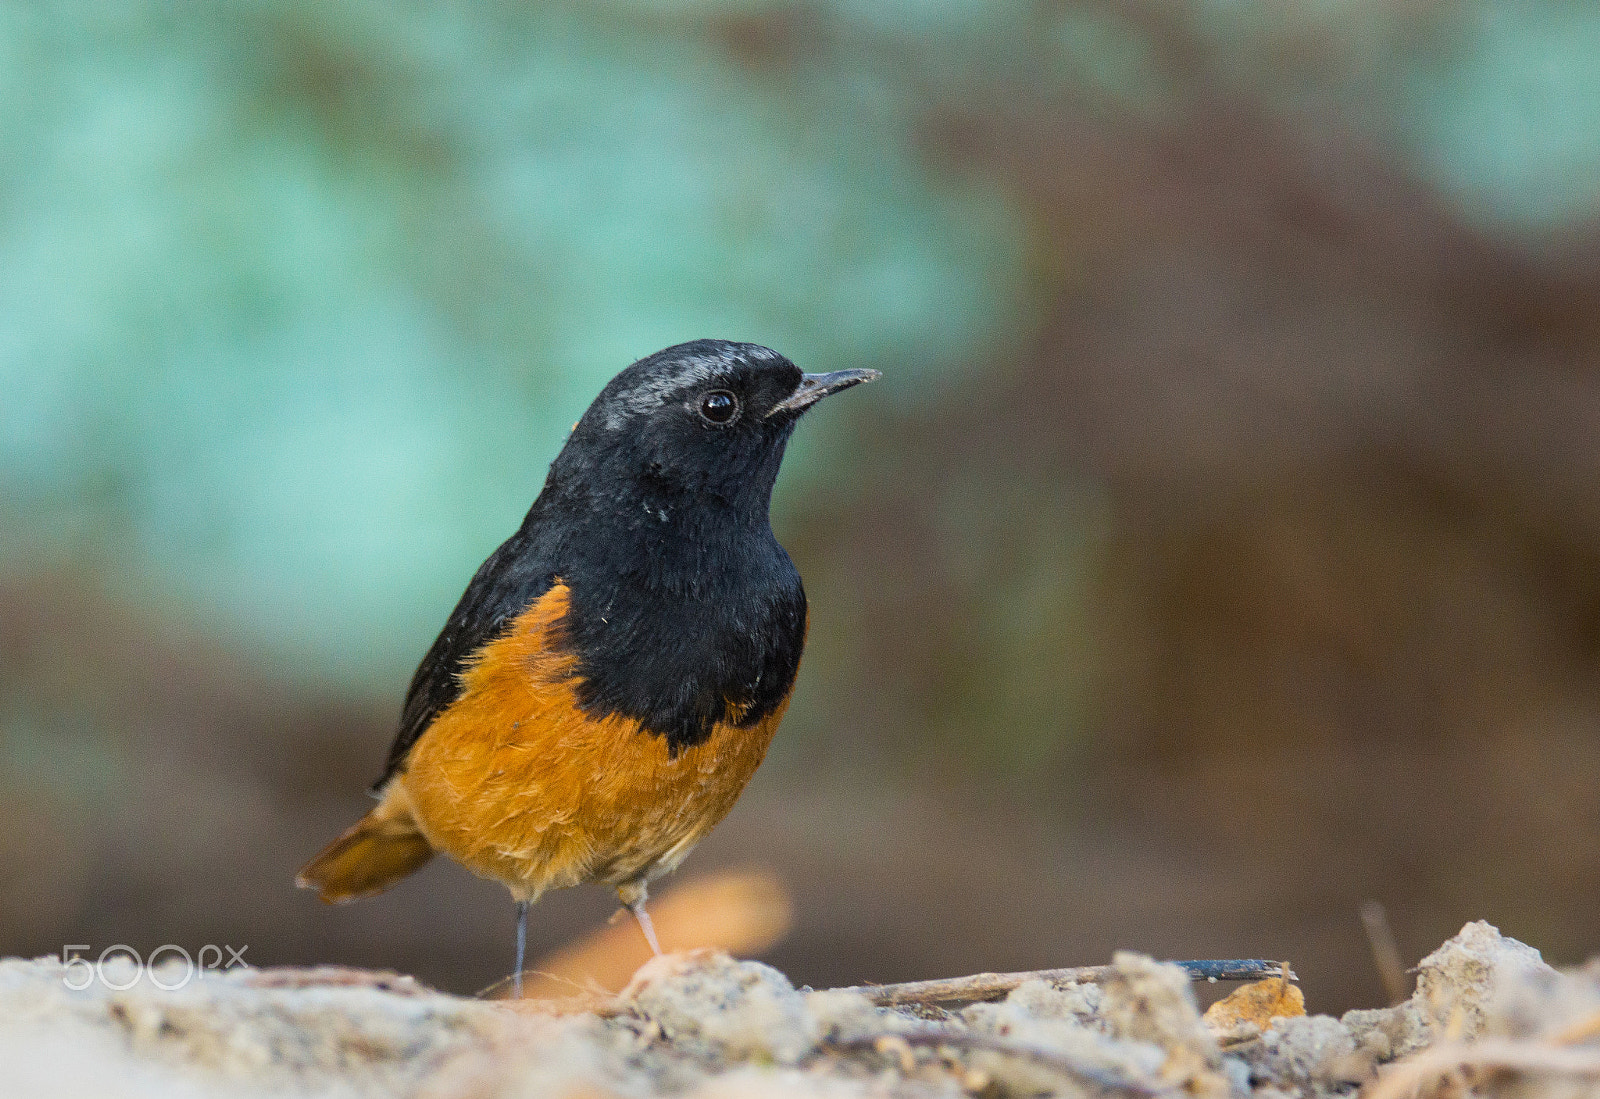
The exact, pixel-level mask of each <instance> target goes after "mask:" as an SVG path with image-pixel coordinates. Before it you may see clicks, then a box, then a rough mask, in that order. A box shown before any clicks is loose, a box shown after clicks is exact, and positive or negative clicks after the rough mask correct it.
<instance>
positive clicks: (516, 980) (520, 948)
mask: <svg viewBox="0 0 1600 1099" xmlns="http://www.w3.org/2000/svg"><path fill="white" fill-rule="evenodd" d="M527 953H528V902H527V901H518V902H517V971H516V972H515V973H513V974H512V975H511V995H512V996H514V997H515V998H517V999H519V1000H520V999H522V964H523V958H524V957H525V956H526V955H527Z"/></svg>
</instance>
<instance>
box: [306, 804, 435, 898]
mask: <svg viewBox="0 0 1600 1099" xmlns="http://www.w3.org/2000/svg"><path fill="white" fill-rule="evenodd" d="M431 858H433V846H432V845H431V844H429V843H428V841H427V839H426V838H424V837H423V835H422V832H421V831H420V830H419V829H418V828H417V824H416V821H415V819H413V817H412V815H411V806H410V801H409V799H408V798H407V797H406V796H405V793H404V791H403V790H402V789H401V788H400V786H399V783H394V782H391V783H390V784H389V790H388V792H387V793H386V794H385V796H384V799H383V800H382V801H381V802H379V803H378V805H377V807H376V808H374V809H373V810H372V812H370V813H368V814H367V815H366V816H364V817H362V818H361V819H360V820H358V821H356V822H355V824H353V825H351V827H350V828H349V829H347V830H346V831H345V833H344V835H342V836H340V837H339V838H338V839H336V840H334V841H333V842H332V843H330V844H328V846H327V847H324V848H323V849H322V852H321V854H319V855H318V856H317V857H316V858H314V859H312V860H311V861H310V862H308V863H306V864H305V866H304V867H302V868H301V870H300V873H299V874H298V875H296V877H295V879H294V883H295V884H296V885H298V886H299V887H300V888H301V889H315V890H316V891H317V893H318V894H319V895H320V896H321V897H322V899H323V900H325V901H327V902H328V903H329V904H344V903H345V902H346V901H355V900H360V899H361V898H362V897H370V896H372V895H373V894H375V893H382V892H383V891H384V890H385V889H388V888H389V887H390V886H391V885H393V884H394V883H395V882H397V881H399V880H400V879H401V878H403V877H405V876H406V875H407V874H410V873H411V872H412V871H414V870H417V869H418V868H420V867H421V866H422V864H423V863H425V862H427V861H428V860H429V859H431Z"/></svg>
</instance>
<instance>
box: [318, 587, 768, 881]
mask: <svg viewBox="0 0 1600 1099" xmlns="http://www.w3.org/2000/svg"><path fill="white" fill-rule="evenodd" d="M567 606H568V591H567V588H566V586H565V585H564V584H561V583H559V582H558V583H557V584H556V585H555V586H554V587H553V588H551V589H550V591H549V592H547V593H546V594H545V595H544V596H542V597H541V598H540V599H538V600H537V601H536V602H535V603H534V604H533V605H532V606H530V607H529V608H528V609H527V610H526V611H524V612H523V613H522V614H521V615H520V616H518V617H517V619H516V620H515V621H514V622H513V623H512V626H511V628H510V629H509V630H508V631H506V632H505V633H504V634H502V635H500V636H499V637H498V638H496V639H495V640H493V641H491V642H489V643H488V644H486V645H484V646H483V648H481V649H480V650H479V651H478V653H477V654H476V655H475V656H474V657H473V658H472V659H471V661H470V662H469V663H468V665H467V666H466V668H465V670H464V671H463V672H462V674H461V692H460V695H459V697H457V698H456V700H455V701H454V702H453V703H451V704H450V705H449V706H448V707H446V708H445V710H444V711H443V712H441V713H440V714H439V716H438V717H437V718H435V719H434V721H433V723H432V724H431V725H430V726H429V727H428V729H427V730H426V731H425V732H424V733H423V734H422V736H421V738H420V739H419V740H418V741H417V743H416V744H415V745H414V746H413V747H412V749H411V751H410V753H409V755H408V756H407V757H406V761H405V765H404V768H403V769H402V770H401V772H400V773H399V774H397V775H396V776H395V777H394V779H393V780H391V782H390V783H389V785H388V786H387V787H386V788H385V790H384V797H383V801H382V803H381V804H379V806H378V807H377V808H376V809H374V810H373V811H372V812H371V813H368V814H367V816H366V817H365V818H363V819H362V820H361V821H360V822H359V823H358V824H357V825H356V826H355V827H354V828H352V829H351V830H350V831H349V832H347V833H345V835H343V836H341V837H340V838H339V839H337V840H335V841H334V842H333V844H332V845H330V846H329V848H328V849H327V850H326V851H324V852H323V853H322V854H321V855H319V856H317V858H316V859H314V860H313V861H312V862H311V863H310V865H308V866H307V867H306V869H305V870H304V871H302V872H301V881H302V884H305V885H308V886H311V887H314V888H317V889H319V890H320V891H321V892H322V895H323V897H324V898H325V899H329V900H346V899H353V898H354V897H357V896H364V895H367V894H369V893H373V892H378V891H381V890H383V889H386V888H388V887H389V886H390V885H392V884H394V882H396V881H398V880H399V879H400V878H401V877H403V876H405V875H406V874H408V873H410V872H411V871H412V870H415V869H416V868H417V867H419V866H421V865H422V863H423V862H426V861H427V857H428V853H431V852H430V849H431V850H437V851H443V852H444V853H446V854H448V855H450V856H451V857H452V858H454V859H456V860H457V861H458V862H460V863H461V864H462V865H464V866H466V867H467V868H468V869H469V870H471V871H472V872H473V873H475V874H477V875H479V876H480V877H485V878H489V879H491V880H494V881H498V882H500V883H502V884H503V885H505V886H506V887H507V888H509V889H510V890H511V892H512V894H513V895H514V896H515V897H516V898H517V899H518V900H527V901H532V900H535V899H537V898H538V897H539V895H540V894H541V893H543V892H544V891H545V890H546V889H552V888H561V887H563V886H570V885H577V884H579V883H581V882H585V881H598V882H602V883H605V884H608V885H613V886H616V885H629V884H632V883H640V884H643V883H646V882H648V881H650V880H651V879H653V878H656V877H659V876H660V875H662V874H665V873H667V872H669V871H671V870H672V869H673V868H674V867H676V866H677V865H678V863H680V862H681V861H682V860H683V858H684V857H685V856H686V855H688V853H689V852H690V850H692V849H693V848H694V846H695V844H697V843H698V842H699V841H700V840H701V839H702V838H703V837H704V836H705V835H706V833H707V832H709V831H710V830H711V829H712V828H713V827H715V826H716V824H717V823H718V822H719V821H720V820H722V818H723V817H724V816H726V815H727V813H728V810H730V809H731V808H733V803H734V801H736V800H737V799H738V797H739V794H740V793H741V792H742V791H743V789H744V786H745V784H746V783H747V782H748V781H749V780H750V776H751V775H753V774H754V773H755V770H756V767H757V766H758V765H759V764H760V763H761V760H762V757H764V756H765V755H766V751H767V746H768V745H769V744H770V743H771V742H772V737H773V734H774V733H776V732H777V729H778V723H779V721H781V720H782V718H783V712H784V708H785V707H784V706H780V707H778V709H777V710H775V711H774V712H773V713H772V714H770V715H768V716H767V717H766V718H765V719H763V720H762V721H760V722H759V723H757V724H756V725H754V726H751V727H749V728H744V729H741V728H737V727H736V726H734V725H733V724H731V721H732V720H736V719H737V715H736V714H733V713H731V712H730V714H729V719H730V721H729V723H723V724H719V725H717V726H715V727H714V729H713V732H712V735H711V736H710V737H709V738H708V739H707V740H706V741H704V742H703V743H701V744H697V745H695V746H693V747H688V748H684V749H683V750H681V751H680V752H678V753H677V755H676V756H673V755H671V754H670V753H669V751H668V747H667V740H666V738H665V737H664V736H660V735H658V734H655V733H652V732H650V731H648V730H646V729H643V728H641V727H640V725H639V723H638V722H637V721H635V720H632V719H630V718H625V717H622V716H620V715H615V714H613V715H610V716H607V717H602V718H593V717H590V716H589V715H588V714H586V713H585V712H584V711H583V710H582V709H581V708H580V707H579V704H578V698H577V694H576V691H575V687H576V685H577V679H576V673H575V670H574V669H575V665H576V663H577V660H576V657H574V656H573V655H572V654H571V653H570V652H567V651H565V650H564V648H563V647H562V646H561V644H560V640H561V636H560V635H561V631H560V629H559V624H560V621H561V619H562V617H563V616H564V615H565V614H566V612H567ZM423 837H425V839H424V838H423ZM419 852H422V853H421V854H420V857H419Z"/></svg>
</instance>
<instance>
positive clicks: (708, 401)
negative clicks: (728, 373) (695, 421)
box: [700, 389, 739, 424]
mask: <svg viewBox="0 0 1600 1099" xmlns="http://www.w3.org/2000/svg"><path fill="white" fill-rule="evenodd" d="M738 412H739V398H738V397H735V396H734V395H733V394H732V393H729V392H728V391H727V390H726V389H714V390H712V391H711V392H710V393H707V394H706V395H705V396H704V397H701V398H700V415H701V416H702V417H704V418H705V420H706V421H707V422H708V423H713V424H725V423H727V422H728V421H729V420H731V419H733V418H734V416H735V415H737V414H738Z"/></svg>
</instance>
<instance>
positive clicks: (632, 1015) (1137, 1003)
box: [0, 923, 1600, 1099]
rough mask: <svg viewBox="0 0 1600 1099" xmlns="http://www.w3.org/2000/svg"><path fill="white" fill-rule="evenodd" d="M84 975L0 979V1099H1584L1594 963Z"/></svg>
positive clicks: (713, 966) (1506, 954) (1439, 956)
mask: <svg viewBox="0 0 1600 1099" xmlns="http://www.w3.org/2000/svg"><path fill="white" fill-rule="evenodd" d="M82 976H83V971H82V970H81V967H80V969H79V970H78V971H77V972H69V971H68V970H66V969H64V968H63V967H62V965H61V964H60V963H59V962H58V961H55V960H50V959H43V960H35V961H26V960H21V959H11V960H6V961H3V962H0V1095H3V1096H42V1097H52V1096H61V1097H66V1096H71V1097H77V1096H84V1097H88V1096H95V1097H107V1096H174V1097H177V1099H187V1097H191V1096H210V1095H252V1096H253V1095H295V1096H303V1095H312V1096H396V1095H403V1096H416V1097H420V1099H469V1097H471V1099H480V1097H481V1099H501V1097H504V1099H514V1097H524V1096H527V1097H532V1096H553V1097H564V1096H571V1097H578V1096H584V1097H593V1096H621V1097H633V1096H647V1095H657V1094H669V1095H684V1096H695V1097H705V1099H720V1097H735V1096H746V1095H750V1096H755V1095H761V1096H780V1097H786V1096H793V1097H796V1099H799V1097H809V1096H819V1097H823V1096H841V1097H844V1096H856V1095H885V1096H901V1095H904V1096H958V1095H985V1096H995V1097H1000V1096H1031V1095H1068V1096H1084V1097H1087V1096H1109V1097H1116V1096H1128V1097H1130V1099H1151V1097H1155V1096H1168V1095H1170V1096H1174V1097H1181V1096H1184V1095H1192V1096H1197V1097H1201V1099H1223V1097H1239V1099H1244V1097H1246V1096H1253V1097H1254V1099H1291V1097H1303V1099H1328V1097H1331V1096H1344V1095H1352V1094H1354V1093H1355V1092H1356V1091H1357V1090H1358V1089H1362V1090H1364V1093H1365V1094H1366V1095H1368V1096H1371V1097H1372V1099H1407V1097H1409V1096H1411V1095H1414V1094H1422V1095H1460V1094H1465V1093H1468V1092H1477V1093H1482V1094H1493V1093H1502V1094H1505V1095H1507V1096H1516V1097H1520V1096H1523V1095H1532V1094H1540V1095H1546V1094H1548V1095H1552V1096H1561V1097H1562V1099H1565V1097H1567V1096H1578V1095H1595V1096H1600V1047H1597V1046H1596V1045H1595V1044H1594V1043H1596V1041H1597V1040H1600V965H1594V964H1591V965H1590V966H1588V967H1585V968H1581V969H1578V970H1573V971H1568V972H1557V971H1556V970H1554V969H1552V968H1550V967H1549V966H1547V965H1545V964H1544V962H1543V961H1542V960H1541V959H1540V957H1539V954H1538V952H1537V951H1535V950H1533V949H1532V948H1530V947H1527V946H1524V945H1523V944H1521V943H1518V942H1516V941H1515V940H1511V939H1507V938H1504V937H1502V936H1501V935H1500V934H1499V933H1498V932H1497V931H1496V930H1495V929H1494V928H1492V927H1490V926H1489V925H1488V924H1484V923H1474V924H1469V925H1467V926H1466V927H1465V928H1464V929H1463V930H1462V931H1461V933H1460V934H1459V935H1457V936H1456V937H1455V938H1453V939H1451V940H1450V941H1449V942H1447V943H1445V944H1444V945H1443V946H1442V947H1440V948H1439V949H1438V950H1436V951H1435V952H1434V953H1433V954H1431V955H1429V956H1428V957H1427V958H1426V959H1424V960H1423V962H1422V964H1421V966H1420V967H1419V969H1418V978H1417V988H1416V992H1415V993H1414V994H1413V995H1412V997H1411V998H1410V999H1409V1000H1408V1001H1406V1002H1405V1003H1403V1004H1401V1005H1400V1006H1398V1007H1392V1008H1381V1009H1376V1010H1369V1011H1352V1012H1349V1013H1347V1014H1346V1015H1345V1016H1344V1017H1343V1018H1339V1019H1335V1018H1332V1017H1329V1016H1304V1015H1287V1016H1283V1017H1276V1018H1266V1019H1261V1018H1256V1019H1254V1020H1252V1019H1251V1018H1248V1017H1239V1016H1234V1017H1232V1018H1224V1017H1223V1016H1222V1014H1221V1013H1218V1012H1213V1013H1212V1014H1211V1015H1210V1016H1209V1017H1202V1015H1201V1013H1200V1011H1199V1010H1198V1008H1197V1007H1196V1003H1195V999H1194V996H1193V991H1192V988H1191V986H1190V983H1189V981H1188V979H1187V977H1186V975H1185V974H1184V973H1183V971H1182V970H1180V969H1178V968H1177V967H1175V966H1170V965H1163V964H1160V963H1157V962H1154V961H1151V960H1150V959H1148V958H1145V957H1142V956H1139V955H1134V954H1122V955H1119V956H1118V957H1117V959H1116V961H1115V965H1114V972H1113V974H1112V976H1111V978H1110V979H1109V980H1107V981H1104V982H1102V983H1100V984H1092V985H1091V984H1082V985H1066V986H1062V987H1055V986H1052V985H1049V984H1046V983H1045V982H1043V981H1032V982H1029V983H1026V984H1024V985H1022V986H1021V987H1020V988H1017V989H1016V990H1015V991H1014V992H1012V993H1011V994H1010V995H1009V996H1007V997H1006V998H1005V999H1004V1000H1002V1001H999V1002H995V1003H984V1004H973V1005H970V1006H966V1007H963V1008H957V1009H952V1010H943V1009H935V1008H923V1009H917V1010H911V1009H898V1010H891V1009H887V1008H879V1007H874V1006H873V1005H872V1004H871V1003H870V1002H869V1001H868V1000H867V999H866V998H864V997H863V996H861V995H859V994H857V993H851V992H840V991H825V992H810V991H803V990H796V989H795V988H794V987H793V986H791V985H790V983H789V982H788V981H787V980H786V979H785V978H784V976H783V974H781V973H779V972H778V971H776V970H774V969H771V968H769V967H767V966H764V965H761V964H759V963H755V962H740V961H735V960H733V959H731V958H729V957H727V956H726V955H722V954H716V953H708V952H701V953H696V954H684V955H672V956H668V957H666V958H660V959H657V960H656V961H654V962H652V963H650V964H649V965H647V966H646V967H645V968H644V969H642V970H640V972H639V973H638V974H637V975H636V976H635V978H634V980H633V983H632V984H631V985H630V986H629V987H628V989H627V990H626V991H625V992H624V993H623V994H622V995H621V996H619V997H616V998H601V997H595V998H592V999H591V1000H590V1001H588V1002H587V1003H584V1004H581V1005H580V1004H577V1003H569V1004H565V1005H562V1006H560V1007H559V1008H557V1007H552V1006H551V1005H543V1006H536V1005H532V1004H521V1005H510V1004H507V1003H505V1002H490V1001H481V1000H470V999H463V998H459V997H454V996H447V995H443V994H441V993H436V992H433V991H430V990H428V989H425V988H422V987H420V986H418V985H416V984H414V983H413V982H411V981H409V980H408V979H406V978H401V977H393V976H385V975H381V974H369V973H358V972H352V971H347V970H331V969H330V970H236V971H232V972H228V973H223V974H209V975H207V976H206V977H205V978H204V979H200V980H193V981H190V982H188V983H187V984H185V985H184V986H183V987H182V988H180V989H177V990H175V991H166V990H163V989H161V988H158V987H156V984H155V983H154V982H153V981H152V980H151V979H150V978H151V976H152V974H149V973H146V974H143V975H142V978H143V979H140V980H138V981H137V982H136V983H134V982H133V978H135V977H139V976H141V975H140V974H138V973H137V972H136V971H134V970H133V969H132V968H131V966H129V967H127V968H126V969H125V970H118V969H117V968H116V967H115V966H111V967H109V968H108V970H107V976H108V978H109V983H110V984H117V985H123V984H131V985H132V987H129V988H127V989H125V990H122V991H117V990H114V989H111V988H108V987H106V986H105V984H102V983H101V982H100V981H98V980H95V981H90V982H87V983H88V986H89V987H86V988H83V989H81V990H73V989H71V988H69V987H68V983H69V982H70V983H84V982H81V981H80V980H78V979H77V978H81V977H82ZM154 976H156V977H160V978H162V983H164V984H169V985H172V984H178V983H179V981H180V979H181V976H182V974H181V973H180V972H179V971H177V970H175V969H168V970H166V971H157V973H156V974H154ZM1286 1010H1292V1009H1286ZM1248 1014H1249V1013H1248V1012H1246V1015H1248Z"/></svg>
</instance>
